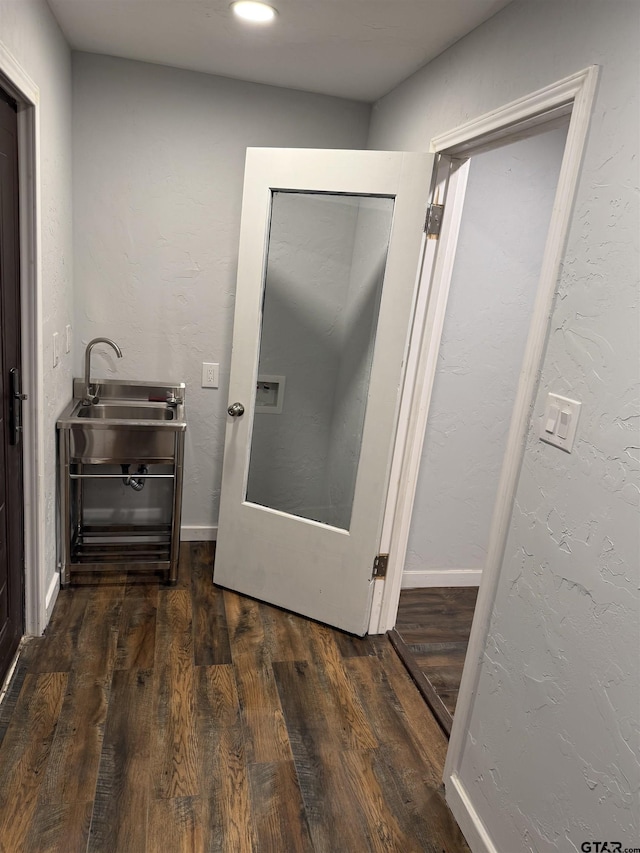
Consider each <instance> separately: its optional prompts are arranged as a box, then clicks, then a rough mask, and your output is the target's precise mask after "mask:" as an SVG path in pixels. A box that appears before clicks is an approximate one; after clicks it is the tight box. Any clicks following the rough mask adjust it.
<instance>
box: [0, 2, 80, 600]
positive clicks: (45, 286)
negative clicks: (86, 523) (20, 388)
mask: <svg viewBox="0 0 640 853" xmlns="http://www.w3.org/2000/svg"><path fill="white" fill-rule="evenodd" d="M0 40H1V41H2V43H3V44H4V45H5V47H6V48H7V49H8V50H9V51H10V52H11V53H12V54H13V56H14V57H15V58H16V60H17V61H18V62H19V63H20V65H21V66H22V68H23V69H24V70H25V71H26V72H27V74H28V75H29V76H30V77H31V79H32V80H33V82H34V83H35V84H36V85H37V86H38V88H39V90H40V163H39V168H40V187H41V194H42V195H41V208H40V224H41V229H42V230H41V233H42V333H43V343H44V351H43V352H42V353H41V357H42V364H43V389H42V390H43V404H44V407H43V412H42V415H43V429H44V441H45V443H44V448H45V453H44V460H43V464H44V479H43V481H42V483H41V488H42V489H43V490H44V499H45V519H44V522H45V541H44V542H43V543H41V547H42V551H41V565H40V566H39V571H40V574H41V577H42V590H43V594H44V593H45V592H46V591H47V590H48V589H49V586H50V583H51V581H52V579H53V576H54V574H55V572H56V565H57V561H56V445H55V442H56V429H55V423H56V419H57V417H58V415H59V414H60V412H61V410H62V409H63V408H64V405H65V403H66V401H67V400H68V398H69V397H70V394H71V391H70V389H71V356H70V355H66V354H65V353H64V346H62V347H61V357H60V363H59V364H58V366H57V367H56V368H53V367H52V363H53V351H52V350H53V343H52V341H53V333H54V332H58V333H59V335H60V339H61V340H62V339H63V336H64V335H63V333H64V329H65V326H66V325H67V324H68V323H72V322H73V304H74V298H73V277H72V269H73V258H72V217H71V54H70V51H69V48H68V47H67V44H66V42H65V40H64V38H63V36H62V33H61V32H60V30H59V29H58V25H57V23H56V22H55V20H54V18H53V16H52V15H51V12H50V10H49V7H48V6H47V4H46V3H45V2H44V0H20V2H16V0H0ZM26 391H27V392H30V391H31V389H29V388H26Z"/></svg>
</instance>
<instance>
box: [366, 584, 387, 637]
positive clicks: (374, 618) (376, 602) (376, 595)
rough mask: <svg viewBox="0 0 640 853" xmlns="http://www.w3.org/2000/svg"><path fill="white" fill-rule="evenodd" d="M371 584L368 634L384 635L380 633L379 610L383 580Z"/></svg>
mask: <svg viewBox="0 0 640 853" xmlns="http://www.w3.org/2000/svg"><path fill="white" fill-rule="evenodd" d="M372 583H373V595H372V596H371V614H370V615H369V628H368V629H367V633H368V634H380V633H384V632H383V631H380V608H381V607H382V594H383V592H384V578H376V579H375V580H374V581H372Z"/></svg>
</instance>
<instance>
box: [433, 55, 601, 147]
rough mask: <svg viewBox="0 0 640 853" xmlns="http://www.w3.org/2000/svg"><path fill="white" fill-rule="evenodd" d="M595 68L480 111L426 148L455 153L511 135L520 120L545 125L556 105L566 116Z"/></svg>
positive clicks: (593, 80)
mask: <svg viewBox="0 0 640 853" xmlns="http://www.w3.org/2000/svg"><path fill="white" fill-rule="evenodd" d="M596 69H597V66H596V65H591V66H590V67H589V68H584V69H583V70H582V71H578V72H577V73H576V74H572V75H571V76H569V77H565V78H564V79H562V80H558V82H557V83H552V84H551V85H550V86H545V87H544V88H543V89H538V91H537V92H532V93H531V94H530V95H525V96H524V97H523V98H518V99H517V100H516V101H511V103H509V104H505V106H503V107H499V108H498V109H497V110H492V111H491V112H488V113H484V115H481V116H478V118H475V119H472V120H471V121H468V122H467V123H466V124H463V125H460V126H459V127H456V128H455V129H454V130H450V131H448V132H447V133H442V134H440V136H434V138H433V139H432V140H431V146H430V148H429V150H430V151H432V152H433V153H438V152H441V151H446V152H447V153H448V154H450V155H454V154H459V153H460V152H461V151H463V150H466V149H468V148H471V147H473V148H475V147H476V146H477V145H480V144H481V143H482V142H483V141H486V137H488V136H489V135H491V136H492V137H493V138H494V139H496V140H497V139H505V138H507V137H509V138H511V137H512V136H513V131H514V130H517V129H518V126H521V124H522V123H523V122H526V123H527V125H528V126H532V125H533V124H534V123H537V124H546V123H547V121H548V120H549V118H550V117H551V115H550V114H552V113H553V117H555V116H557V114H558V108H559V107H562V106H565V105H566V106H567V110H566V114H567V115H568V114H569V112H571V104H572V103H573V102H574V101H576V102H577V100H578V96H579V95H580V94H581V93H583V92H584V90H585V89H589V88H594V89H595V83H596V79H597V70H596ZM536 119H537V122H536V121H535V120H536ZM532 120H533V121H532ZM455 149H457V150H455Z"/></svg>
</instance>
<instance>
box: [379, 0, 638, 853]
mask: <svg viewBox="0 0 640 853" xmlns="http://www.w3.org/2000/svg"><path fill="white" fill-rule="evenodd" d="M639 16H640V9H639V7H638V4H637V3H634V2H626V0H612V2H607V3H602V2H601V0H596V2H592V0H580V2H574V0H554V2H539V0H536V1H535V2H534V0H516V2H514V3H513V4H511V5H510V6H508V7H507V8H506V9H505V10H504V11H503V12H501V13H499V14H498V15H496V16H495V17H494V18H492V19H491V20H490V21H488V22H487V23H486V24H485V25H483V26H481V27H479V28H478V29H477V30H475V31H474V32H473V33H472V34H470V35H469V36H467V37H466V38H464V39H462V40H461V41H460V42H458V43H457V44H456V45H454V46H453V47H452V48H451V49H449V50H448V51H447V52H446V53H444V54H443V55H442V56H440V57H439V58H438V59H436V60H435V61H433V62H432V63H430V64H429V65H428V66H426V67H425V68H424V69H422V70H421V71H420V72H418V73H417V74H416V75H414V76H413V77H412V78H411V79H410V80H408V81H407V82H406V83H404V84H403V85H402V86H400V87H398V88H397V89H396V90H395V91H393V92H392V93H390V95H388V96H387V97H386V98H384V99H383V100H382V101H380V102H379V103H378V104H377V105H376V107H375V109H374V114H373V119H372V128H371V135H370V138H369V146H370V147H371V148H387V147H389V148H394V149H403V148H409V149H424V148H426V147H427V146H428V144H429V140H430V139H431V137H432V136H434V135H435V134H438V133H442V132H445V131H447V130H449V129H451V128H454V127H456V126H457V125H459V124H461V123H462V122H464V121H466V120H467V119H470V118H472V117H473V116H476V115H479V114H481V113H483V112H486V111H488V110H491V109H493V108H497V107H499V106H501V105H502V104H505V103H507V102H509V101H511V100H513V99H515V98H518V97H520V96H523V95H525V94H527V93H528V92H531V91H533V90H535V89H538V88H540V87H542V86H544V85H546V84H550V83H553V82H554V81H556V80H558V79H560V78H562V77H564V76H566V75H568V74H571V73H573V72H575V71H578V70H580V69H581V68H584V67H586V66H588V65H590V64H592V63H597V64H599V65H601V66H602V68H601V76H600V82H599V86H598V91H597V96H596V101H595V108H594V111H593V116H592V121H591V128H590V132H589V138H588V143H587V148H586V154H585V158H584V162H583V166H582V172H581V178H580V182H579V186H578V191H577V198H576V203H575V208H574V211H573V215H572V220H571V227H570V231H569V235H568V243H567V247H566V251H565V255H564V262H563V266H562V273H561V276H560V280H559V282H558V288H557V298H556V303H555V309H554V311H553V316H552V319H551V325H550V332H549V341H548V346H547V351H546V357H545V360H544V365H543V369H542V374H541V378H540V387H539V393H538V397H537V400H536V402H535V408H534V412H533V417H532V419H531V425H530V430H529V437H528V441H527V445H526V451H525V455H524V462H523V467H522V471H521V474H520V480H519V485H518V490H517V496H516V504H515V506H514V510H513V516H512V519H511V527H510V533H509V538H508V542H507V547H506V552H505V556H504V561H503V565H502V572H501V578H500V587H499V593H498V596H497V600H496V601H495V605H494V608H493V613H492V618H491V625H490V631H489V636H488V641H487V644H486V647H485V649H484V653H483V655H482V664H481V676H480V682H479V686H478V691H477V694H476V696H475V698H474V705H473V712H472V717H471V726H470V730H469V733H468V737H467V740H466V744H465V749H464V754H463V760H462V766H461V770H460V778H461V781H462V783H463V785H464V787H465V788H466V791H467V792H468V795H469V798H470V801H471V803H472V805H473V807H474V808H475V809H476V810H477V812H478V814H479V816H480V818H481V819H482V820H483V821H484V823H485V825H486V827H487V828H488V831H489V833H490V835H491V837H492V838H493V841H494V843H495V845H496V849H498V850H500V851H503V850H504V851H507V850H508V851H516V850H518V851H534V850H535V851H562V853H564V851H575V850H579V849H580V845H581V844H582V842H584V841H587V840H590V839H601V840H604V839H611V840H618V841H620V842H621V843H622V846H623V848H624V847H625V846H637V843H638V837H639V829H638V781H639V779H640V767H639V763H638V729H639V723H638V708H639V704H640V703H639V702H638V698H639V696H640V688H639V685H638V670H639V667H638V648H639V647H640V632H639V626H638V610H639V606H638V605H639V599H638V569H639V566H640V554H639V545H640V542H639V529H640V528H639V525H638V504H639V496H640V489H639V485H638V454H639V450H638V448H639V447H640V436H639V425H640V411H639V408H638V382H639V379H640V376H639V373H640V367H639V365H640V352H639V340H638V338H639V332H640V329H639V327H638V282H639V278H640V271H639V262H638V258H639V255H638V235H639V234H640V228H639V225H640V222H639V212H638V193H637V186H638V137H639V130H640V127H639V116H640V109H639V105H638V64H639V56H638V50H639V45H640V39H639V38H638V34H639V24H640V20H639ZM548 391H553V392H558V393H560V394H566V395H569V396H571V397H574V398H575V399H578V400H582V402H583V407H582V413H581V419H580V424H579V429H578V436H577V441H576V445H575V449H574V452H573V454H571V455H567V454H565V453H563V452H562V451H559V450H557V449H555V448H553V447H551V446H549V445H546V444H543V443H542V442H540V441H538V439H537V436H536V428H537V421H538V419H539V417H540V416H541V414H542V411H543V403H544V398H545V396H546V394H547V392H548Z"/></svg>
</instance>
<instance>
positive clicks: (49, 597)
mask: <svg viewBox="0 0 640 853" xmlns="http://www.w3.org/2000/svg"><path fill="white" fill-rule="evenodd" d="M59 592H60V575H59V574H58V572H54V574H53V577H52V578H51V583H50V584H49V589H48V590H47V594H46V596H45V598H44V617H45V623H46V624H45V628H46V626H47V625H48V624H49V619H51V612H52V610H53V607H54V604H55V603H56V600H57V598H58V593H59Z"/></svg>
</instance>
